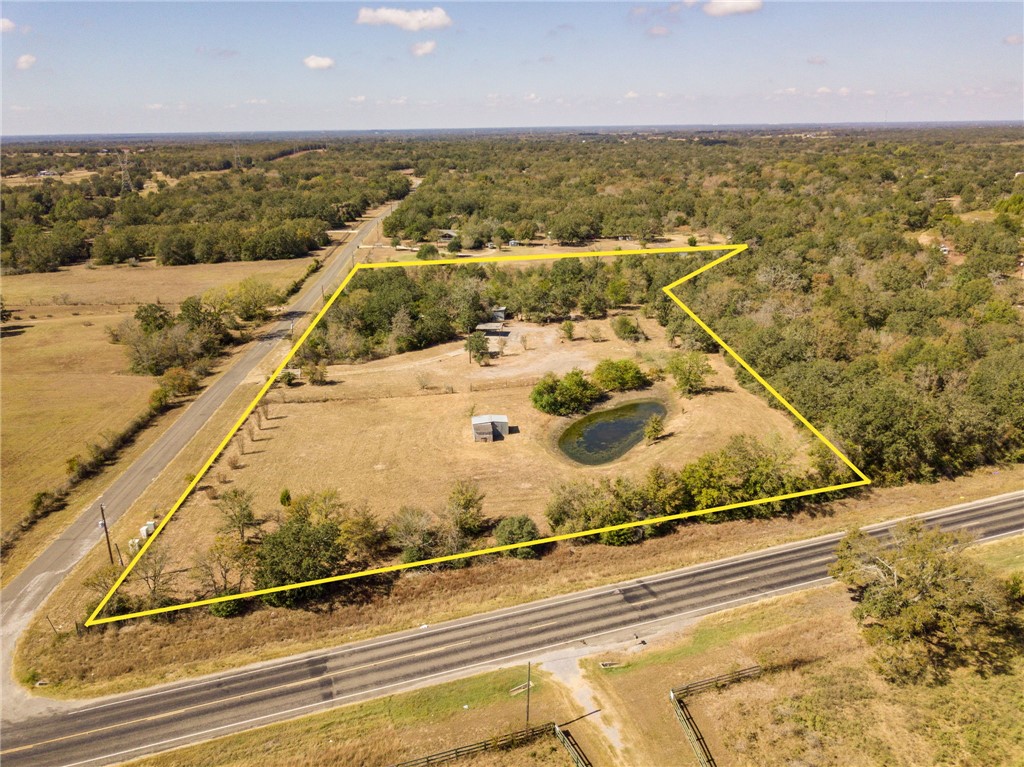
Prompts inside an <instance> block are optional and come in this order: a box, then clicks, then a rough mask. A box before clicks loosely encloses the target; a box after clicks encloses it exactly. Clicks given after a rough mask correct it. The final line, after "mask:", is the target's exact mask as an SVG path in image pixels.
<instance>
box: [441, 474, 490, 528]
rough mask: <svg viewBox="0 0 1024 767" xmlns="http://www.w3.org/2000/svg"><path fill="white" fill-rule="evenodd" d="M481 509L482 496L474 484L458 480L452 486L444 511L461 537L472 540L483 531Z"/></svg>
mask: <svg viewBox="0 0 1024 767" xmlns="http://www.w3.org/2000/svg"><path fill="white" fill-rule="evenodd" d="M483 508H484V494H483V493H482V492H481V491H480V486H479V485H478V484H477V483H476V482H473V481H472V480H467V479H460V480H457V481H456V482H455V484H454V485H452V489H451V491H450V492H449V493H448V503H447V505H446V507H445V511H446V514H447V516H448V517H449V518H450V519H451V521H452V524H453V525H454V526H455V528H456V529H457V530H458V531H459V532H460V533H461V534H462V535H465V536H467V537H470V538H472V537H475V536H477V535H480V533H482V532H483V531H484V527H485V526H486V521H485V520H484V513H483Z"/></svg>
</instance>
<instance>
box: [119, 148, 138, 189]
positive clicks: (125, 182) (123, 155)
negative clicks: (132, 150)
mask: <svg viewBox="0 0 1024 767" xmlns="http://www.w3.org/2000/svg"><path fill="white" fill-rule="evenodd" d="M117 162H118V164H119V165H120V166H121V194H128V193H129V192H131V191H133V190H134V188H135V187H133V186H132V177H131V174H130V173H128V150H127V149H123V150H121V151H120V152H118V153H117Z"/></svg>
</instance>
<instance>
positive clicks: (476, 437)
mask: <svg viewBox="0 0 1024 767" xmlns="http://www.w3.org/2000/svg"><path fill="white" fill-rule="evenodd" d="M470 420H471V421H472V426H473V441H474V442H496V441H498V440H502V439H505V437H507V436H508V416H507V415H475V416H473V417H472V418H471V419H470Z"/></svg>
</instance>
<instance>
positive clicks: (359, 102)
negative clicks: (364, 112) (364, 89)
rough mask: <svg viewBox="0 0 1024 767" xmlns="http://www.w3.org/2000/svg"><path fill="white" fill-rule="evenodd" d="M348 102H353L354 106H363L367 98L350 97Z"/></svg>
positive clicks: (360, 96)
mask: <svg viewBox="0 0 1024 767" xmlns="http://www.w3.org/2000/svg"><path fill="white" fill-rule="evenodd" d="M348 100H349V101H351V102H352V103H353V104H362V103H363V102H364V101H366V96H363V95H359V96H349V97H348Z"/></svg>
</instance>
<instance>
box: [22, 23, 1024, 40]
mask: <svg viewBox="0 0 1024 767" xmlns="http://www.w3.org/2000/svg"><path fill="white" fill-rule="evenodd" d="M4 21H7V19H4ZM6 31H7V28H6V27H4V32H6ZM1003 42H1004V43H1005V44H1006V45H1020V44H1021V43H1024V35H1007V36H1006V37H1004V38H1003Z"/></svg>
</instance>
